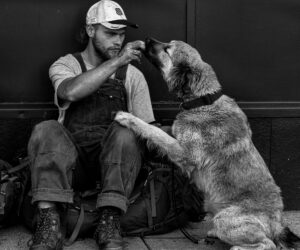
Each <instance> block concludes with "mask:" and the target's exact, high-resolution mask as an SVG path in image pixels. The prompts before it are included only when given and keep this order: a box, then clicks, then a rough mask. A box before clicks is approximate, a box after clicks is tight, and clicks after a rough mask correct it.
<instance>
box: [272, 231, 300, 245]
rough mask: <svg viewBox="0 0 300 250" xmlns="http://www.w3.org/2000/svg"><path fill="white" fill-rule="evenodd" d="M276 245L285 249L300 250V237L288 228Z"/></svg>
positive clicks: (279, 236) (279, 237)
mask: <svg viewBox="0 0 300 250" xmlns="http://www.w3.org/2000/svg"><path fill="white" fill-rule="evenodd" d="M276 243H277V245H278V246H281V247H283V249H295V250H300V238H299V236H297V235H296V234H294V233H293V232H292V231H291V230H290V229H289V228H288V227H285V228H283V230H282V231H281V233H280V234H279V235H278V237H277V239H276Z"/></svg>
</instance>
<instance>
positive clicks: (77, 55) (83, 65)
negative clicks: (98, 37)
mask: <svg viewBox="0 0 300 250" xmlns="http://www.w3.org/2000/svg"><path fill="white" fill-rule="evenodd" d="M73 56H74V57H75V58H76V60H77V61H78V62H79V64H80V67H81V71H82V73H83V72H86V71H87V69H86V66H85V63H84V61H83V58H82V55H81V53H80V52H76V53H74V54H73Z"/></svg>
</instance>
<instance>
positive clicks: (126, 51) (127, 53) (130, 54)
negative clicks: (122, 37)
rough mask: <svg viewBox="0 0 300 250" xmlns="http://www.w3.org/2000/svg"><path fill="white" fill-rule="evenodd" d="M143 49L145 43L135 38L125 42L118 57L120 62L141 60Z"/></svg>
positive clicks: (124, 63) (123, 63)
mask: <svg viewBox="0 0 300 250" xmlns="http://www.w3.org/2000/svg"><path fill="white" fill-rule="evenodd" d="M144 50H145V43H144V42H143V41H140V40H137V41H133V42H129V43H127V44H126V45H125V46H124V48H123V49H122V50H121V51H120V53H119V57H120V59H121V64H122V65H126V64H128V63H130V62H131V61H137V62H139V63H140V62H141V57H142V51H144Z"/></svg>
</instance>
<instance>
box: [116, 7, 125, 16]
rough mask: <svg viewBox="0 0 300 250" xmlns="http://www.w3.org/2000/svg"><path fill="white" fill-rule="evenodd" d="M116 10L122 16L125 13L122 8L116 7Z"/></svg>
mask: <svg viewBox="0 0 300 250" xmlns="http://www.w3.org/2000/svg"><path fill="white" fill-rule="evenodd" d="M115 11H116V13H117V14H118V15H119V16H122V15H123V12H122V10H121V9H120V8H115Z"/></svg>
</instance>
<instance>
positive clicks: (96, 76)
mask: <svg viewBox="0 0 300 250" xmlns="http://www.w3.org/2000/svg"><path fill="white" fill-rule="evenodd" d="M120 66H122V63H121V60H120V58H119V57H116V58H113V59H110V60H108V61H105V62H104V63H102V64H101V65H99V66H98V67H96V68H94V69H92V70H89V71H87V72H84V73H83V74H81V75H79V76H76V77H74V78H69V79H66V80H64V81H63V82H62V83H61V84H60V85H59V87H58V89H57V95H58V97H59V98H61V99H63V100H66V101H70V102H74V101H78V100H80V99H82V98H84V97H86V96H88V95H90V94H92V93H93V92H95V91H96V90H97V89H98V88H99V87H100V86H101V84H103V83H104V82H105V81H106V80H107V79H108V78H109V77H110V76H111V75H112V74H113V73H114V72H116V70H117V69H118V68H119V67H120Z"/></svg>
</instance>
